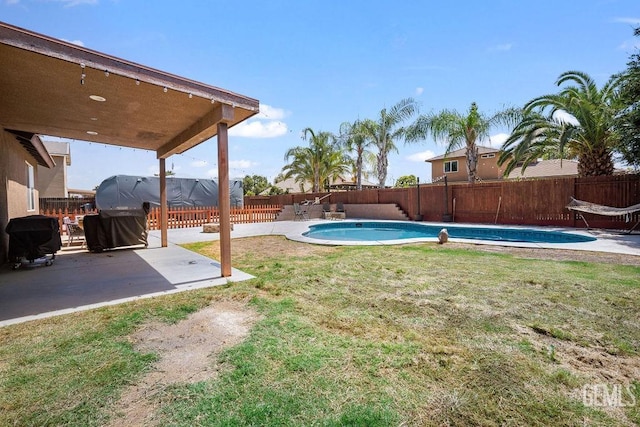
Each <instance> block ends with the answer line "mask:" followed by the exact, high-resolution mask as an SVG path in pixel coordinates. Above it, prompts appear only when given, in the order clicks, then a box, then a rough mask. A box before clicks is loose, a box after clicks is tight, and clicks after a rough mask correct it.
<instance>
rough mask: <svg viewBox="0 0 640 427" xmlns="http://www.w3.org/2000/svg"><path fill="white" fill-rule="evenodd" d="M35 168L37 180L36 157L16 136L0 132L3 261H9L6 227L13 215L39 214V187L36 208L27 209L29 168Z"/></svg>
mask: <svg viewBox="0 0 640 427" xmlns="http://www.w3.org/2000/svg"><path fill="white" fill-rule="evenodd" d="M26 162H29V163H30V164H31V165H32V166H33V167H34V174H35V182H38V176H37V175H38V168H37V163H36V160H35V159H34V158H33V157H32V156H31V155H30V154H29V153H28V152H27V150H25V148H24V147H23V146H22V145H20V143H19V142H18V141H17V140H16V138H15V136H14V135H12V134H10V133H8V132H5V131H4V130H2V131H0V264H2V263H5V262H6V261H7V252H8V249H9V235H8V234H7V233H6V232H5V228H6V227H7V224H8V223H9V220H10V219H12V218H19V217H23V216H27V215H36V214H38V213H39V212H40V206H39V204H38V197H39V196H38V191H37V188H36V195H35V209H34V210H32V211H30V210H28V209H27V207H28V204H27V167H26Z"/></svg>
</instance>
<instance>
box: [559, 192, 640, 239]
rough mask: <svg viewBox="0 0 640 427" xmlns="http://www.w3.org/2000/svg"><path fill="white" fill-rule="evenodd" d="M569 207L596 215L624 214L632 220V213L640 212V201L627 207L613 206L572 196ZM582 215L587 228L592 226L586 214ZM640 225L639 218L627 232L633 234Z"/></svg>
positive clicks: (627, 219)
mask: <svg viewBox="0 0 640 427" xmlns="http://www.w3.org/2000/svg"><path fill="white" fill-rule="evenodd" d="M567 209H569V210H573V211H578V212H584V213H590V214H594V215H604V216H622V215H624V216H625V221H626V222H630V221H631V215H632V214H634V213H636V212H640V203H638V204H637V205H632V206H629V207H627V208H614V207H612V206H605V205H598V204H596V203H591V202H585V201H582V200H577V199H574V198H573V197H572V198H571V202H570V203H569V204H568V205H567ZM580 217H581V218H582V220H583V221H584V223H585V224H586V226H587V228H591V227H590V226H589V223H588V222H587V220H586V219H585V218H584V215H580ZM638 225H640V220H638V222H637V223H636V224H635V225H634V226H633V227H631V229H630V230H629V231H627V234H631V232H632V231H633V230H635V229H636V227H638Z"/></svg>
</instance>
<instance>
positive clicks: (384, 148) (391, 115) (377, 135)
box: [361, 98, 418, 188]
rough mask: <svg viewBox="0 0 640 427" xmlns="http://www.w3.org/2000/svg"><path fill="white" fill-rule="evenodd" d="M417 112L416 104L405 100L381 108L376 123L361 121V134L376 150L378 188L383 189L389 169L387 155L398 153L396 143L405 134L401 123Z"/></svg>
mask: <svg viewBox="0 0 640 427" xmlns="http://www.w3.org/2000/svg"><path fill="white" fill-rule="evenodd" d="M417 112H418V104H417V102H416V101H415V100H414V99H413V98H406V99H403V100H402V101H400V102H398V103H397V104H396V105H394V106H393V107H391V109H389V110H388V111H387V109H386V108H383V109H382V110H381V111H380V116H379V117H378V119H377V120H376V121H374V120H370V119H367V120H363V121H362V122H361V127H362V128H361V132H362V133H363V135H364V137H365V138H368V139H369V140H370V141H371V142H372V143H373V144H374V145H375V146H376V147H377V148H378V153H377V159H376V160H377V161H376V174H377V176H378V186H379V187H380V188H384V186H385V182H386V180H387V169H388V167H389V153H390V152H392V151H396V152H397V151H398V148H397V147H396V145H395V144H396V141H399V140H403V139H405V137H406V134H407V128H406V127H403V126H401V124H402V122H404V121H405V120H407V119H409V118H411V117H412V116H413V115H414V114H416V113H417Z"/></svg>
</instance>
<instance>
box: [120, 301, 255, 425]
mask: <svg viewBox="0 0 640 427" xmlns="http://www.w3.org/2000/svg"><path fill="white" fill-rule="evenodd" d="M257 319H258V315H257V313H255V312H254V311H253V310H250V309H248V308H247V307H246V306H245V305H243V304H241V303H238V302H229V301H218V302H215V303H213V304H212V305H210V306H209V307H207V308H205V309H202V310H200V311H198V312H196V313H193V314H192V315H191V316H189V317H188V318H187V319H185V320H183V321H181V322H179V323H176V324H172V325H168V324H165V323H160V322H154V323H148V324H145V325H143V326H142V327H141V328H140V329H139V330H138V331H137V332H136V333H135V334H133V335H132V336H131V337H130V339H131V341H132V342H133V344H134V347H135V348H136V350H138V351H141V352H145V353H148V352H153V353H156V354H158V356H159V360H158V362H156V364H155V365H154V367H153V370H152V371H150V372H149V373H147V374H146V375H145V376H144V377H143V378H142V379H140V380H139V381H138V382H137V383H136V384H133V385H131V386H130V387H129V388H127V389H126V390H125V391H124V392H123V394H122V396H121V398H120V401H119V402H118V403H117V405H116V407H117V408H118V412H117V414H116V415H115V416H114V418H113V420H112V422H111V423H110V424H109V426H122V425H145V426H150V425H156V424H157V423H158V420H156V419H154V414H155V413H156V410H157V409H158V408H157V406H158V404H159V401H160V400H159V394H160V393H162V392H163V390H164V389H165V388H166V387H167V386H169V385H172V384H185V383H196V382H199V381H204V380H208V379H211V378H214V377H215V376H216V375H217V372H218V367H217V366H216V362H215V356H216V355H217V354H218V353H219V352H220V351H221V350H222V349H223V348H225V347H228V346H232V345H234V344H237V343H239V342H240V341H241V340H242V339H243V338H245V337H246V336H247V334H248V333H249V329H250V327H251V326H252V325H253V324H254V323H255V322H256V321H257Z"/></svg>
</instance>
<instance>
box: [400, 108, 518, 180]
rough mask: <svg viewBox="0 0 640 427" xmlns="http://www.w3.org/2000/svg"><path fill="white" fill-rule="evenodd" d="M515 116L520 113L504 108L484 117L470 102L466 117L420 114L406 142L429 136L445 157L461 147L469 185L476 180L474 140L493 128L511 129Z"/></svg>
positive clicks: (449, 112) (453, 113)
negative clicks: (464, 156)
mask: <svg viewBox="0 0 640 427" xmlns="http://www.w3.org/2000/svg"><path fill="white" fill-rule="evenodd" d="M519 117H520V110H519V109H517V108H507V109H505V110H502V111H499V112H498V113H496V114H494V115H492V116H485V115H483V114H481V113H480V112H479V111H478V106H477V105H476V103H475V102H472V103H471V107H470V108H469V112H468V113H466V114H460V113H459V112H457V111H455V110H442V111H440V112H439V113H437V114H426V115H421V116H420V117H418V119H417V120H416V121H415V123H414V124H413V125H412V126H411V127H410V129H409V134H408V139H409V140H410V141H412V142H413V141H418V140H421V139H426V138H427V136H428V135H431V136H432V137H433V139H435V140H436V142H440V141H442V142H444V143H445V144H446V147H447V148H446V149H445V154H449V153H450V152H452V151H454V150H457V149H459V148H463V147H464V148H465V154H466V164H467V176H468V181H469V182H471V183H473V182H475V181H476V178H477V169H478V145H477V143H478V141H479V140H480V141H482V140H484V139H487V140H488V139H489V136H490V135H489V131H490V130H491V129H492V128H493V127H496V126H498V125H505V126H512V125H514V124H515V123H517V121H518V118H519Z"/></svg>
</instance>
